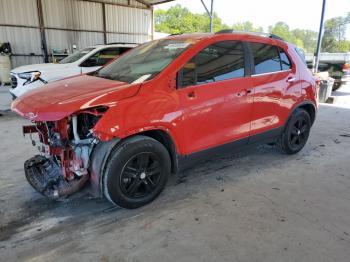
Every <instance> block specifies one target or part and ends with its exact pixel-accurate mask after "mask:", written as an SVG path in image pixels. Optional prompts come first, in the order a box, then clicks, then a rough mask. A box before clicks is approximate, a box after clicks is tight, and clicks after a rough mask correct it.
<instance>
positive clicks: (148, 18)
mask: <svg viewBox="0 0 350 262" xmlns="http://www.w3.org/2000/svg"><path fill="white" fill-rule="evenodd" d="M106 20H107V24H106V27H107V31H109V32H113V33H126V34H139V35H145V36H147V35H152V11H151V10H146V9H137V8H132V7H120V6H114V5H106Z"/></svg>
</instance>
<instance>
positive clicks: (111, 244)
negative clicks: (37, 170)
mask: <svg viewBox="0 0 350 262" xmlns="http://www.w3.org/2000/svg"><path fill="white" fill-rule="evenodd" d="M6 94H7V93H6V92H4V89H3V88H1V89H0V106H2V105H3V104H4V105H5V104H9V103H8V101H7V100H6V99H7V98H4V97H2V96H4V95H5V96H6ZM335 95H336V96H338V97H341V99H338V100H337V104H336V105H321V106H320V110H319V113H318V116H317V120H316V122H315V125H314V126H313V129H312V133H311V137H310V140H309V142H308V144H307V145H306V147H305V148H304V149H303V150H302V151H301V152H300V153H299V154H297V155H293V156H287V155H283V154H281V153H280V152H279V150H278V149H277V148H276V147H274V146H261V147H258V148H254V149H249V150H247V151H244V152H240V153H239V154H235V155H229V156H226V157H223V158H217V159H213V160H211V161H208V162H206V163H203V164H201V165H198V166H196V167H194V168H192V169H189V170H187V171H185V172H182V173H181V174H179V175H177V176H173V177H171V179H170V181H169V183H168V186H167V188H166V190H165V191H164V192H163V193H162V194H161V196H160V197H159V198H158V199H157V200H155V201H154V202H153V203H151V204H150V205H148V206H146V207H143V208H140V209H137V210H124V209H119V208H114V207H112V206H111V205H110V204H109V203H108V202H107V201H105V200H101V199H94V198H91V197H90V195H89V193H88V191H87V190H85V191H82V192H80V193H79V194H77V195H75V196H73V197H72V198H70V199H68V200H65V201H63V202H51V201H48V200H46V199H45V198H43V197H42V196H40V195H39V194H38V193H36V192H35V191H34V190H33V189H32V188H31V187H30V186H29V184H28V183H27V182H26V180H25V177H24V172H23V162H24V161H25V160H26V159H28V158H29V157H31V156H32V155H33V154H35V153H36V152H35V149H34V148H33V147H32V146H31V144H30V141H29V140H28V139H24V138H23V136H22V134H21V125H22V124H24V123H26V121H25V120H23V119H20V118H19V117H17V116H15V115H13V114H12V113H10V112H6V111H5V112H3V111H2V113H3V116H1V117H0V130H1V131H0V132H1V133H0V135H1V136H0V138H1V139H0V141H1V144H0V254H1V256H0V261H23V260H24V261H151V262H157V261H160V262H164V261H177V262H180V261H186V262H187V261H208V262H209V261H210V262H212V261H230V262H232V261H240V262H243V261H247V262H248V261H249V262H252V261H259V262H262V261H266V262H273V261H283V262H288V261H291V262H295V261H299V262H300V261H315V262H316V261H317V262H321V261H337V262H340V261H344V262H345V261H346V262H348V261H349V257H350V219H349V217H350V172H349V169H350V164H349V159H350V150H349V148H350V137H349V135H350V116H349V115H350V88H349V87H347V88H343V89H341V90H339V91H338V92H335ZM6 101H7V102H6ZM0 109H1V110H2V109H3V108H2V107H0Z"/></svg>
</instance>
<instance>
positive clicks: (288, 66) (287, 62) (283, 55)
mask: <svg viewBox="0 0 350 262" xmlns="http://www.w3.org/2000/svg"><path fill="white" fill-rule="evenodd" d="M278 50H279V53H280V59H281V67H282V70H289V69H291V67H292V64H291V63H290V60H289V58H288V56H287V54H286V53H285V52H284V51H283V49H281V48H279V49H278Z"/></svg>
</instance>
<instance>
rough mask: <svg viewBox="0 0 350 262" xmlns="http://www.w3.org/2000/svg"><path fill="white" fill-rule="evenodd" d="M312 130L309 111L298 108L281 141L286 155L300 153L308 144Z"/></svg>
mask: <svg viewBox="0 0 350 262" xmlns="http://www.w3.org/2000/svg"><path fill="white" fill-rule="evenodd" d="M310 129H311V118H310V115H309V113H308V112H307V111H305V110H304V109H301V108H297V109H296V110H295V111H294V112H293V114H292V115H291V117H290V118H289V120H288V122H287V125H286V127H285V129H284V132H283V134H282V136H281V139H280V146H281V149H282V151H283V152H285V153H286V154H296V153H298V152H299V151H300V150H301V149H302V148H303V147H304V146H305V144H306V142H307V140H308V138H309V134H310Z"/></svg>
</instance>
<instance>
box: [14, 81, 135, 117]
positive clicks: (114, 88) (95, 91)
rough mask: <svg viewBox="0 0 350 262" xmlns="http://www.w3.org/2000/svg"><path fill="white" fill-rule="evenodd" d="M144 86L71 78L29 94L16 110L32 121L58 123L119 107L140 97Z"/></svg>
mask: <svg viewBox="0 0 350 262" xmlns="http://www.w3.org/2000/svg"><path fill="white" fill-rule="evenodd" d="M140 86H141V85H140V84H128V83H124V82H119V81H114V80H108V79H104V78H99V77H93V76H88V75H82V76H76V77H71V78H67V79H64V80H61V81H57V82H52V83H50V84H47V85H44V86H42V87H39V88H37V89H35V90H32V91H29V92H28V93H26V94H25V95H23V96H21V97H20V98H17V99H16V100H15V101H14V102H13V103H12V106H11V109H12V111H14V112H16V113H17V114H19V115H21V116H23V117H25V118H27V119H30V120H32V121H57V120H60V119H62V118H64V117H66V116H69V115H71V114H72V113H74V112H77V111H79V110H83V109H87V108H91V107H95V106H108V107H111V106H115V105H116V103H117V101H120V100H122V99H125V98H129V97H132V96H134V95H136V94H137V92H138V90H139V88H140Z"/></svg>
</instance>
